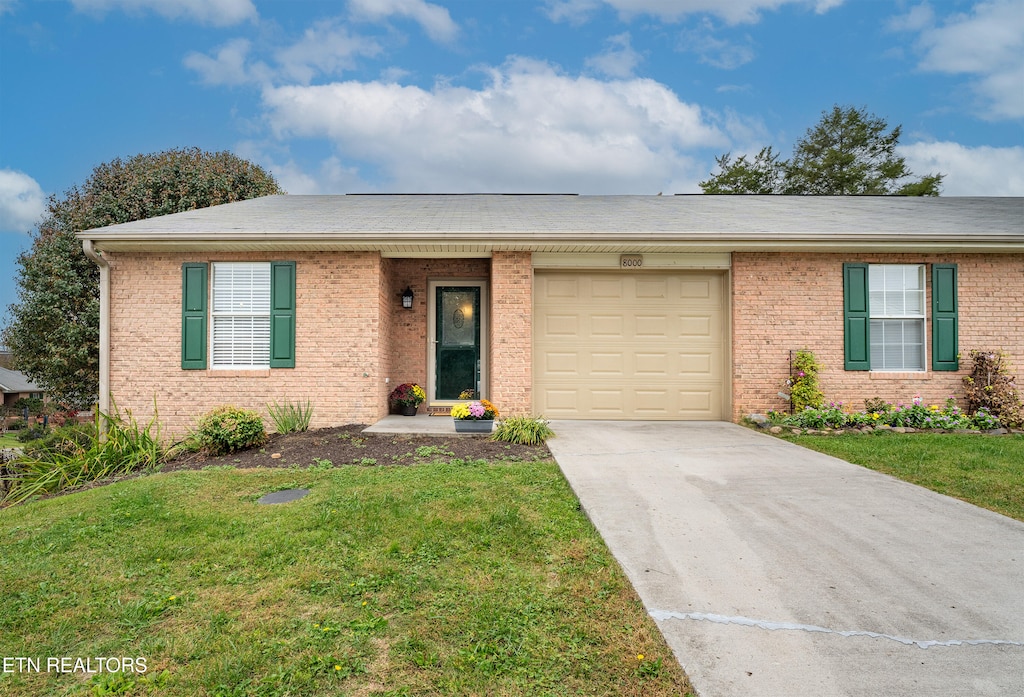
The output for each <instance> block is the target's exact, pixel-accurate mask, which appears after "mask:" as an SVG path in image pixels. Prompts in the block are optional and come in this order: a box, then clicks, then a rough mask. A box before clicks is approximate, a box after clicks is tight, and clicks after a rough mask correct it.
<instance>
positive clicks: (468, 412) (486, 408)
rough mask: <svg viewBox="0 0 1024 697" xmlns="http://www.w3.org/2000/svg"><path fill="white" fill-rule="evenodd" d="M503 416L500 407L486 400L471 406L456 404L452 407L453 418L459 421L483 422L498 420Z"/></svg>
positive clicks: (472, 403) (470, 404) (473, 403)
mask: <svg viewBox="0 0 1024 697" xmlns="http://www.w3.org/2000/svg"><path fill="white" fill-rule="evenodd" d="M499 416H501V412H499V411H498V407H496V406H494V405H493V404H491V403H490V402H488V401H487V400H486V399H481V400H480V401H478V402H470V403H469V404H456V405H455V406H453V407H452V418H453V419H456V420H457V421H482V420H491V419H496V418H498V417H499Z"/></svg>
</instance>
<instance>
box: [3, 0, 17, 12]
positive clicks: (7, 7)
mask: <svg viewBox="0 0 1024 697" xmlns="http://www.w3.org/2000/svg"><path fill="white" fill-rule="evenodd" d="M17 4H18V0H0V15H3V14H4V13H6V12H14V7H15V6H16V5H17Z"/></svg>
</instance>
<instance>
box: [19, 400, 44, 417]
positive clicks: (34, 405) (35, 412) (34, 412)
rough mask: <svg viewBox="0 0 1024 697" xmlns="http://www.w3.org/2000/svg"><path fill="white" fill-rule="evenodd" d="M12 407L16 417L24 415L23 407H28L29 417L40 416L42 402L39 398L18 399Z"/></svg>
mask: <svg viewBox="0 0 1024 697" xmlns="http://www.w3.org/2000/svg"><path fill="white" fill-rule="evenodd" d="M12 407H13V409H14V413H15V414H16V415H18V416H20V415H21V414H23V413H24V411H25V407H28V414H29V416H42V413H43V400H42V399H40V398H39V397H19V398H18V399H17V400H16V401H15V402H14V404H13V405H12Z"/></svg>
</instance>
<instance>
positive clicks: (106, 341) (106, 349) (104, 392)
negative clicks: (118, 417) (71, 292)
mask: <svg viewBox="0 0 1024 697" xmlns="http://www.w3.org/2000/svg"><path fill="white" fill-rule="evenodd" d="M82 250H83V251H84V252H85V256H87V257H89V258H90V259H92V260H93V261H94V262H95V263H96V266H98V267H100V394H99V410H100V413H102V414H109V413H110V264H109V263H108V262H107V260H106V259H104V258H103V253H102V252H100V251H98V250H96V249H94V248H93V246H92V240H88V239H86V240H82ZM100 421H102V419H101V420H100Z"/></svg>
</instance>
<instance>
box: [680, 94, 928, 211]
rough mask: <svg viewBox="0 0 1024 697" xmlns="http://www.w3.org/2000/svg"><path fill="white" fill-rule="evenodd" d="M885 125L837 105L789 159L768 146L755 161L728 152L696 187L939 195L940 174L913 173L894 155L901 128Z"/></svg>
mask: <svg viewBox="0 0 1024 697" xmlns="http://www.w3.org/2000/svg"><path fill="white" fill-rule="evenodd" d="M888 128H889V127H888V124H887V123H886V122H885V120H884V119H882V118H880V117H878V116H875V115H874V114H870V113H868V112H867V110H866V109H857V108H855V107H849V106H848V107H840V106H838V105H836V106H833V107H832V110H831V111H826V112H823V113H822V115H821V120H820V121H819V122H818V123H817V124H816V125H815V126H814V127H812V128H809V129H807V133H806V134H804V137H803V138H801V139H800V140H799V141H797V143H796V145H795V146H794V147H793V156H792V158H791V159H789V160H782V159H780V158H779V156H778V155H777V154H775V153H773V152H772V149H771V147H768V148H764V149H762V150H761V152H760V153H759V154H758V155H757V157H755V158H754V160H753V161H748V160H747V159H746V156H740V157H739V158H737V159H736V160H733V159H732V157H731V155H730V154H729V153H726V154H725V155H723V156H721V157H718V158H716V162H717V163H718V166H719V172H718V173H717V174H714V175H712V176H711V177H710V178H709V179H707V180H706V181H702V182H701V183H700V187H701V190H702V191H703V192H704V193H706V194H797V195H811V196H814V195H818V196H824V195H828V196H854V195H882V196H889V195H898V196H938V195H939V189H940V186H941V184H942V177H943V175H941V174H928V175H925V176H924V177H921V178H919V179H917V178H915V177H914V174H913V173H912V172H911V171H910V170H909V169H908V168H907V164H906V160H905V159H904V158H903V157H901V156H899V155H897V154H896V146H897V145H899V139H900V135H901V133H902V128H901V127H900V126H896V127H895V128H893V129H892V130H888Z"/></svg>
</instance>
